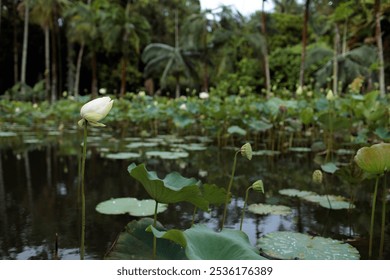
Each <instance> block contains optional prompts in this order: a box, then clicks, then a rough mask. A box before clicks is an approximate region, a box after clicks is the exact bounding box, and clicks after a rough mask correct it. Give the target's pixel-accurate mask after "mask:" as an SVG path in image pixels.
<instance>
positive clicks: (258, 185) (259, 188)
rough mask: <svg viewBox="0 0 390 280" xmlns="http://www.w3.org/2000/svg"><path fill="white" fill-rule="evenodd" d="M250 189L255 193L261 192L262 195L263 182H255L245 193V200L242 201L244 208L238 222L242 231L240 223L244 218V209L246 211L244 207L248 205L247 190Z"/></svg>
mask: <svg viewBox="0 0 390 280" xmlns="http://www.w3.org/2000/svg"><path fill="white" fill-rule="evenodd" d="M250 189H253V190H254V191H256V192H261V193H263V194H264V185H263V181H262V180H257V181H256V182H254V183H253V184H252V186H250V187H249V188H247V189H246V192H245V200H244V207H243V208H242V214H241V222H240V230H242V223H243V221H244V216H245V209H246V205H247V203H248V194H249V190H250Z"/></svg>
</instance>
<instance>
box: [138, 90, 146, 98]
mask: <svg viewBox="0 0 390 280" xmlns="http://www.w3.org/2000/svg"><path fill="white" fill-rule="evenodd" d="M145 95H146V93H145V92H144V91H140V92H138V96H139V97H144V96H145Z"/></svg>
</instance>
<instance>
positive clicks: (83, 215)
mask: <svg viewBox="0 0 390 280" xmlns="http://www.w3.org/2000/svg"><path fill="white" fill-rule="evenodd" d="M87 131H88V122H85V123H84V140H83V156H82V160H81V244H80V260H84V254H85V248H84V243H85V160H86V158H87V134H88V133H87Z"/></svg>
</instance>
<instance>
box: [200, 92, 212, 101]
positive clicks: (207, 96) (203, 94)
mask: <svg viewBox="0 0 390 280" xmlns="http://www.w3.org/2000/svg"><path fill="white" fill-rule="evenodd" d="M209 97H210V95H209V93H208V92H205V91H203V92H201V93H199V98H200V99H207V98H209Z"/></svg>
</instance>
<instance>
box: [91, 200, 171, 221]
mask: <svg viewBox="0 0 390 280" xmlns="http://www.w3.org/2000/svg"><path fill="white" fill-rule="evenodd" d="M155 206H156V201H154V200H153V199H144V200H138V199H136V198H133V197H121V198H112V199H109V200H106V201H103V202H100V203H99V204H98V205H97V206H96V211H97V212H99V213H101V214H107V215H119V214H126V213H129V214H130V215H131V216H134V217H145V216H151V215H153V214H154V209H155ZM167 207H168V205H166V204H162V203H159V204H158V207H157V213H161V212H164V211H165V210H167Z"/></svg>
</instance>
